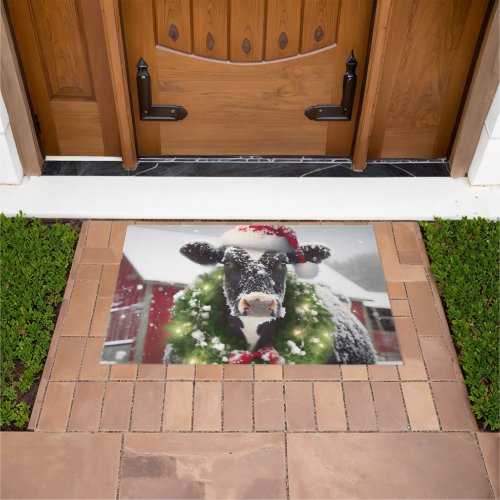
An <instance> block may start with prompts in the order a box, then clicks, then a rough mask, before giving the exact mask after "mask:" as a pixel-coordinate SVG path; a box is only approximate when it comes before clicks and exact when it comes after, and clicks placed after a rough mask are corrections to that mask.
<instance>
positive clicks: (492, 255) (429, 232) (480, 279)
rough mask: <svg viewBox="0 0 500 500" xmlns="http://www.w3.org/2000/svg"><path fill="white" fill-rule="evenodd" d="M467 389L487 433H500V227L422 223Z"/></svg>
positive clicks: (457, 222) (439, 221)
mask: <svg viewBox="0 0 500 500" xmlns="http://www.w3.org/2000/svg"><path fill="white" fill-rule="evenodd" d="M420 225H421V228H422V230H423V233H424V239H425V243H426V247H427V252H428V254H429V258H430V260H431V271H432V273H433V274H434V277H435V278H436V282H437V285H438V288H439V293H440V295H441V297H442V299H443V302H444V307H445V309H446V315H447V317H448V322H449V324H450V329H451V334H452V336H453V340H454V342H455V345H456V347H457V351H458V357H459V362H460V365H461V367H462V371H463V373H464V378H465V383H466V385H467V388H468V392H469V398H470V400H471V404H472V411H473V412H474V414H475V415H476V417H477V419H478V420H479V421H480V423H482V425H483V427H484V428H490V429H491V430H496V429H498V428H499V406H500V403H499V391H498V386H499V383H500V381H499V329H500V324H499V298H498V296H499V294H498V292H499V252H500V251H499V248H500V240H499V233H500V230H499V229H500V226H499V223H498V222H495V221H488V220H485V219H467V218H463V219H462V220H455V221H451V220H443V219H437V220H436V221H434V222H422V223H421V224H420Z"/></svg>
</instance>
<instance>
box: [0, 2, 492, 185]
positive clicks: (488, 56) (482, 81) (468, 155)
mask: <svg viewBox="0 0 500 500" xmlns="http://www.w3.org/2000/svg"><path fill="white" fill-rule="evenodd" d="M395 1H396V0H377V2H376V4H375V13H374V23H373V29H372V33H371V43H370V47H369V52H368V55H367V58H368V68H367V73H366V79H365V85H364V86H363V94H362V96H361V99H362V101H361V109H360V113H359V119H358V120H359V121H358V126H357V132H356V136H355V144H354V148H353V156H352V159H353V168H354V169H355V170H363V169H364V168H365V166H366V161H367V154H368V145H369V141H370V137H371V134H372V127H373V119H374V114H375V104H376V100H377V96H378V94H379V90H380V83H381V74H382V66H383V64H382V63H383V59H384V52H385V45H386V42H387V33H388V27H389V25H390V21H391V13H392V6H393V4H394V2H395ZM498 3H499V0H495V3H494V5H493V12H492V15H491V16H490V20H489V23H488V27H487V29H486V33H485V36H484V39H483V41H482V46H481V49H480V52H479V57H478V60H477V62H476V66H475V69H474V76H473V78H472V82H471V85H470V88H469V92H468V96H467V100H466V102H465V106H464V109H463V113H462V116H461V119H460V124H459V127H458V131H457V135H456V138H455V141H454V144H453V148H452V151H451V155H450V164H451V167H452V176H453V177H457V176H461V175H465V174H466V173H467V171H468V169H469V166H470V163H471V162H472V158H473V156H474V152H475V150H476V147H477V143H478V140H479V134H480V131H481V127H482V125H483V123H484V120H485V118H486V115H487V113H488V110H489V107H490V106H491V102H492V100H493V96H494V91H493V92H492V91H491V89H492V88H493V87H495V90H496V86H498ZM100 4H101V10H102V14H103V21H104V30H105V38H106V50H107V54H108V61H109V64H110V70H111V75H112V85H113V96H114V101H115V106H116V112H117V116H118V124H117V126H118V129H119V135H120V143H121V147H122V161H123V165H124V167H125V168H129V169H130V168H135V167H136V166H137V147H136V142H135V131H134V126H133V119H132V106H131V100H130V95H129V86H128V78H127V70H126V60H125V51H124V39H123V32H122V25H121V18H120V10H119V0H100ZM1 10H2V16H1V17H2V29H3V28H5V31H6V33H7V39H8V40H9V43H7V44H5V43H4V44H2V70H3V69H4V65H5V67H6V72H7V74H9V76H13V77H11V78H10V80H9V86H8V88H7V86H6V85H5V84H4V80H7V79H6V78H5V79H4V78H2V93H3V94H4V96H5V101H6V106H7V110H8V112H9V117H10V122H11V125H12V130H13V132H14V137H15V139H16V145H17V148H18V151H19V156H20V159H21V164H22V166H23V170H24V174H25V175H40V168H41V165H42V164H43V156H42V153H41V150H40V146H39V144H38V139H37V137H36V133H35V130H34V127H33V122H32V117H31V110H30V107H29V104H28V98H27V93H26V89H25V86H24V82H23V80H22V77H21V72H20V69H19V63H18V60H17V53H16V51H15V49H14V45H13V39H12V34H11V32H10V26H9V23H8V21H7V18H6V13H5V8H4V5H3V2H2V5H1ZM495 37H496V38H495ZM495 40H496V41H497V42H496V47H495ZM495 50H496V52H495ZM494 58H496V62H495V60H494ZM9 61H11V63H10V65H8V62H9ZM492 67H494V68H496V69H495V70H494V78H491V68H492ZM2 73H3V74H4V73H5V71H3V72H2ZM495 82H496V83H495ZM485 89H486V90H485ZM485 96H486V97H485ZM490 96H491V99H490ZM11 110H12V111H11Z"/></svg>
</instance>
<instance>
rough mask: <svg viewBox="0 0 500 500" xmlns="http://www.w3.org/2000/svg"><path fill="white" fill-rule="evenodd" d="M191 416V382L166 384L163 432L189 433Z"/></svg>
mask: <svg viewBox="0 0 500 500" xmlns="http://www.w3.org/2000/svg"><path fill="white" fill-rule="evenodd" d="M192 414H193V382H188V381H183V382H182V381H176V382H167V384H166V389H165V407H164V409H163V430H169V431H189V430H191V420H192Z"/></svg>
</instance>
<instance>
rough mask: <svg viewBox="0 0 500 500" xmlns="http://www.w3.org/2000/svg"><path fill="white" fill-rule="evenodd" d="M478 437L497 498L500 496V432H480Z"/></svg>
mask: <svg viewBox="0 0 500 500" xmlns="http://www.w3.org/2000/svg"><path fill="white" fill-rule="evenodd" d="M477 438H478V440H479V446H480V447H481V453H482V454H483V458H484V463H485V464H486V469H487V471H488V476H489V478H490V482H491V486H492V488H493V492H494V494H495V498H500V487H499V481H498V476H499V473H500V465H499V452H500V450H499V445H500V434H499V433H498V432H478V433H477Z"/></svg>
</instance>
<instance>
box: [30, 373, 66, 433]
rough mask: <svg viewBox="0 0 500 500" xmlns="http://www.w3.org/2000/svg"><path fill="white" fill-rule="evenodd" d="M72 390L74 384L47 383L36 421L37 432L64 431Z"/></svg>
mask: <svg viewBox="0 0 500 500" xmlns="http://www.w3.org/2000/svg"><path fill="white" fill-rule="evenodd" d="M74 390H75V383H74V382H49V384H48V387H47V392H46V393H45V400H44V403H43V407H42V411H41V414H40V420H39V421H38V427H37V428H38V430H41V431H65V430H66V427H67V426H68V416H69V412H70V408H71V402H72V400H73V393H74Z"/></svg>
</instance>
